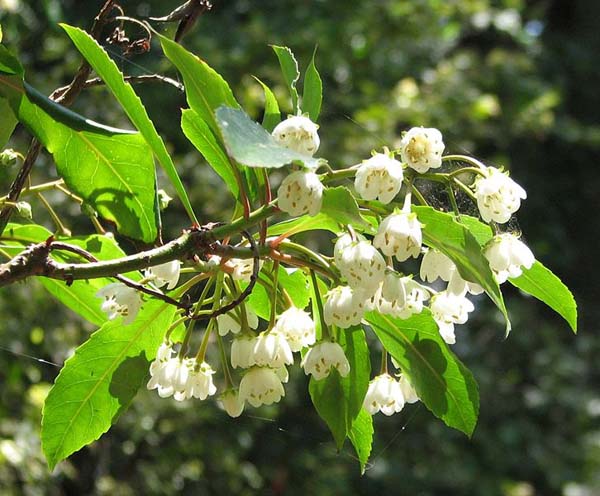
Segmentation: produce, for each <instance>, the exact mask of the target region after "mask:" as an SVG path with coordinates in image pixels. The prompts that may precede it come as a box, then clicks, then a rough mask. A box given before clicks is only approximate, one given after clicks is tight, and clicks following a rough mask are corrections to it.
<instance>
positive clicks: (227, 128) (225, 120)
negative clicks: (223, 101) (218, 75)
mask: <svg viewBox="0 0 600 496" xmlns="http://www.w3.org/2000/svg"><path fill="white" fill-rule="evenodd" d="M216 117H217V121H218V123H219V128H220V129H221V133H222V136H223V140H224V142H225V146H226V147H227V152H228V153H229V155H231V156H232V157H233V158H234V159H235V160H237V161H238V162H239V163H240V164H242V165H246V166H248V167H265V168H274V167H283V166H284V165H286V164H290V163H292V162H302V163H304V165H305V166H307V167H316V166H317V165H318V161H317V159H316V158H313V157H311V156H309V155H305V154H304V153H299V152H296V151H294V150H290V149H289V148H285V147H283V146H281V145H280V144H279V143H277V142H276V141H275V138H273V136H271V135H270V134H269V133H268V132H267V131H266V130H265V129H264V128H263V127H262V126H261V125H260V124H258V123H256V122H254V121H253V120H252V119H250V117H248V114H246V112H244V111H243V110H241V109H233V108H230V107H224V106H222V107H219V108H218V109H217V111H216Z"/></svg>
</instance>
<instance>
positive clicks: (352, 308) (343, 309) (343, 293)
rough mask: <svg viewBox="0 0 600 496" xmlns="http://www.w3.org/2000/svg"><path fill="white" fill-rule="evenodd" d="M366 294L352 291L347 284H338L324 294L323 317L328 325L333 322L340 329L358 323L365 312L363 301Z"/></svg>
mask: <svg viewBox="0 0 600 496" xmlns="http://www.w3.org/2000/svg"><path fill="white" fill-rule="evenodd" d="M367 298H368V296H366V297H365V295H364V294H363V293H362V292H361V291H354V290H353V289H352V288H350V287H349V286H338V287H336V288H333V289H332V290H330V291H329V292H328V293H327V294H326V295H325V304H324V305H323V317H324V318H325V322H326V323H327V324H329V325H331V324H335V325H337V326H339V327H341V328H342V329H346V328H348V327H350V326H353V325H358V324H360V322H361V320H362V318H363V315H364V313H365V301H366V299H367Z"/></svg>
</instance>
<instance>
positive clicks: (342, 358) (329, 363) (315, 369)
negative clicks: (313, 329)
mask: <svg viewBox="0 0 600 496" xmlns="http://www.w3.org/2000/svg"><path fill="white" fill-rule="evenodd" d="M300 365H301V367H303V368H304V373H305V374H306V375H309V374H312V376H313V377H314V378H315V379H316V380H317V381H319V380H321V379H324V378H325V377H327V376H328V375H329V373H330V372H331V369H337V371H338V372H339V374H340V375H341V376H342V377H346V376H347V375H348V374H349V373H350V363H349V362H348V359H347V358H346V355H344V350H343V349H342V347H341V346H340V345H339V344H337V343H331V342H329V341H323V342H321V343H317V344H316V345H314V346H313V347H312V348H310V349H309V350H308V352H307V353H306V355H304V358H303V359H302V363H301V364H300Z"/></svg>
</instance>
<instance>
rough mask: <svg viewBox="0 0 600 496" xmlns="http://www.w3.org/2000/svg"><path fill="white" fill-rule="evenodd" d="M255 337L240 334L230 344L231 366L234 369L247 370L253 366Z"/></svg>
mask: <svg viewBox="0 0 600 496" xmlns="http://www.w3.org/2000/svg"><path fill="white" fill-rule="evenodd" d="M255 344H256V337H255V336H249V335H248V334H242V335H241V336H237V337H236V338H235V339H234V340H233V342H232V343H231V366H232V367H233V368H234V369H237V368H238V367H241V368H243V369H247V368H248V367H252V365H254V345H255Z"/></svg>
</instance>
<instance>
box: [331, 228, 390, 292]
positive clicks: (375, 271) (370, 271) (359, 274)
mask: <svg viewBox="0 0 600 496" xmlns="http://www.w3.org/2000/svg"><path fill="white" fill-rule="evenodd" d="M333 253H334V260H335V264H336V266H337V268H338V269H339V271H340V272H341V273H342V276H343V277H344V278H345V279H346V280H347V281H348V285H349V286H350V287H351V288H353V289H360V290H362V291H363V293H365V294H373V293H374V292H375V291H376V290H377V287H378V286H379V283H380V282H381V281H382V280H383V276H384V274H385V265H386V264H385V260H384V259H383V256H382V255H381V253H379V252H378V251H377V249H376V248H375V247H374V246H373V245H372V244H371V243H370V242H369V241H367V240H366V239H364V238H362V237H360V238H357V239H356V240H352V237H351V236H350V234H344V235H343V236H341V237H340V238H339V239H338V241H337V242H336V244H335V248H334V252H333Z"/></svg>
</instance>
